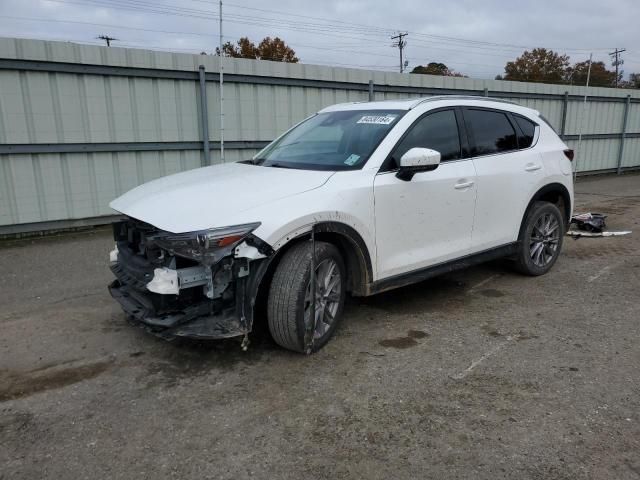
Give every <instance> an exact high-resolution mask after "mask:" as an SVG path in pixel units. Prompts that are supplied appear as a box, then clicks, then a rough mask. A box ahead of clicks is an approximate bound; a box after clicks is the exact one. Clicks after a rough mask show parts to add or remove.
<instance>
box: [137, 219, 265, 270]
mask: <svg viewBox="0 0 640 480" xmlns="http://www.w3.org/2000/svg"><path fill="white" fill-rule="evenodd" d="M259 226H260V222H256V223H246V224H243V225H234V226H231V227H221V228H211V229H208V230H199V231H196V232H187V233H169V232H160V233H157V234H154V235H151V236H149V237H147V239H148V240H150V241H152V242H153V243H155V244H156V245H158V246H159V247H160V248H162V249H163V250H166V251H168V252H169V253H170V254H173V255H178V256H180V257H185V258H190V259H193V260H196V261H198V262H201V263H203V264H205V265H213V264H215V263H216V262H218V261H219V260H220V259H221V258H223V257H224V256H226V255H227V254H228V252H229V251H230V250H231V249H232V248H234V247H235V246H236V245H237V244H238V243H240V242H241V241H242V240H243V239H244V238H245V237H246V236H247V235H249V234H250V233H251V232H253V231H254V230H255V229H256V228H258V227H259Z"/></svg>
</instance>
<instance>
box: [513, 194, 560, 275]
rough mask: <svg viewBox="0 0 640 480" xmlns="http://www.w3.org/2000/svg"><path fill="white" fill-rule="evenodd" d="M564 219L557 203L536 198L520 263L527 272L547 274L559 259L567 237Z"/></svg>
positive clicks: (521, 268) (525, 230)
mask: <svg viewBox="0 0 640 480" xmlns="http://www.w3.org/2000/svg"><path fill="white" fill-rule="evenodd" d="M564 228H565V227H564V219H563V217H562V213H561V212H560V210H559V209H558V207H557V206H555V205H554V204H553V203H549V202H536V203H535V204H534V205H533V207H532V208H531V210H530V211H529V213H528V214H527V218H526V220H525V225H524V229H523V231H522V235H521V238H520V247H519V250H518V253H517V254H516V265H517V268H518V270H519V271H520V272H522V273H524V274H526V275H543V274H545V273H547V272H548V271H549V270H550V269H551V267H553V264H554V263H556V260H557V259H558V255H560V249H561V248H562V240H563V237H564Z"/></svg>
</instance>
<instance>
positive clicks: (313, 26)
mask: <svg viewBox="0 0 640 480" xmlns="http://www.w3.org/2000/svg"><path fill="white" fill-rule="evenodd" d="M47 1H54V2H60V3H74V4H86V3H93V4H97V5H99V6H103V7H110V8H121V9H125V10H132V11H144V12H148V13H154V14H164V15H177V16H183V17H192V18H216V17H215V15H214V14H213V13H212V12H211V11H208V10H200V9H194V8H184V7H174V6H172V5H167V4H157V3H148V2H142V1H134V0H85V1H84V2H78V1H73V0H47ZM193 1H199V0H193ZM202 2H203V3H207V4H212V3H211V2H208V1H204V0H202ZM232 5H237V4H232ZM237 8H243V9H248V10H256V11H269V12H272V13H277V14H279V15H283V16H287V15H288V16H299V17H305V18H314V19H318V20H321V21H324V22H327V21H331V22H334V23H329V24H327V23H324V24H317V23H301V22H300V21H297V20H296V21H293V20H283V19H276V18H271V17H265V16H264V15H263V16H260V17H250V16H246V15H234V16H233V17H234V18H230V17H231V16H228V17H227V16H225V20H227V21H229V22H232V23H240V24H246V25H259V26H265V27H273V26H274V24H278V25H279V26H280V28H284V29H289V30H297V31H304V32H305V33H311V34H319V35H322V34H324V35H329V36H340V35H337V33H349V34H351V35H360V36H364V37H366V36H375V37H378V38H380V36H381V35H385V36H386V33H385V32H389V31H390V30H389V29H385V28H382V27H373V26H370V25H362V24H352V23H350V22H342V21H336V20H329V19H325V18H320V17H312V16H309V15H305V16H302V15H296V14H289V13H285V12H279V11H276V10H267V9H257V8H252V7H244V6H238V7H237ZM335 23H342V24H343V25H336V24H335ZM407 33H411V34H412V35H415V36H417V37H424V38H416V39H415V40H416V41H423V42H424V41H428V40H431V41H440V42H446V43H452V44H457V45H459V46H464V47H465V48H466V47H472V48H474V47H473V46H475V48H479V47H482V48H484V49H494V48H509V49H528V48H532V47H531V46H526V45H514V44H506V43H504V44H503V43H496V42H486V41H479V40H470V39H462V38H456V37H447V36H441V35H432V34H425V33H421V32H407ZM342 36H343V37H345V38H353V39H360V38H357V37H353V36H349V37H347V36H345V35H342ZM547 48H552V49H556V50H563V51H566V52H570V51H573V52H586V51H592V50H608V49H606V48H595V49H593V48H592V49H578V48H566V47H547Z"/></svg>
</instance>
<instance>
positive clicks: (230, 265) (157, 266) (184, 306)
mask: <svg viewBox="0 0 640 480" xmlns="http://www.w3.org/2000/svg"><path fill="white" fill-rule="evenodd" d="M114 238H115V240H116V249H115V250H114V251H113V252H111V254H110V268H111V271H112V272H113V274H114V275H115V277H116V280H115V281H113V282H112V283H111V284H110V285H109V292H110V293H111V296H112V297H113V298H114V299H115V300H116V301H118V303H119V304H120V306H121V307H122V309H123V310H124V312H125V313H126V314H127V315H128V317H129V318H130V320H131V321H132V322H134V323H136V324H138V325H139V326H142V327H144V328H145V329H147V330H148V331H150V332H151V333H154V334H156V335H159V336H161V337H163V338H172V337H193V338H201V339H203V338H207V339H220V338H229V337H237V336H245V335H247V334H248V333H249V332H250V331H251V328H252V324H253V311H254V305H255V301H256V296H257V292H258V286H259V284H260V281H261V279H262V276H263V275H264V273H265V272H266V270H267V267H268V264H269V261H270V258H271V257H272V255H273V250H271V247H269V246H268V245H266V244H265V243H264V242H262V241H261V240H260V239H258V238H256V237H253V236H251V235H248V236H245V237H243V240H242V241H241V243H237V242H236V243H234V244H230V245H228V246H227V247H225V248H224V249H218V250H216V254H217V257H216V258H215V260H214V261H212V262H210V263H204V262H199V261H197V260H195V259H193V258H185V257H179V256H177V255H175V253H174V251H172V250H169V249H167V248H165V247H164V246H163V245H162V244H161V243H160V242H158V240H157V238H158V231H157V230H156V229H153V227H151V226H149V225H146V224H142V223H141V222H137V221H134V220H128V221H125V222H120V223H117V224H114ZM180 245H182V244H179V246H180Z"/></svg>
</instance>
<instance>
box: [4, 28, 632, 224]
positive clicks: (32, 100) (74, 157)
mask: <svg viewBox="0 0 640 480" xmlns="http://www.w3.org/2000/svg"><path fill="white" fill-rule="evenodd" d="M224 62H225V90H224V91H225V157H226V158H225V160H226V161H234V160H238V159H241V158H249V157H251V156H252V155H253V154H254V153H256V152H257V151H258V150H259V149H260V148H262V147H263V146H264V145H265V144H266V143H267V142H269V141H270V140H272V139H273V138H275V137H276V136H277V135H278V134H279V133H281V132H282V131H284V130H285V129H287V128H288V127H290V126H291V125H292V124H294V123H295V122H297V121H299V120H301V119H303V118H305V117H306V116H308V115H310V114H312V113H313V112H316V111H318V110H319V109H321V108H322V107H324V106H326V105H330V104H334V103H340V102H351V101H362V100H367V99H369V98H374V99H376V100H380V99H393V98H404V97H415V96H428V95H442V94H463V95H487V96H492V97H499V98H503V99H508V100H512V101H515V102H518V103H520V104H522V105H526V106H528V107H532V108H535V109H537V110H539V111H540V112H542V113H543V115H545V117H546V118H547V119H548V120H549V121H550V122H551V123H552V124H553V125H554V126H555V128H556V129H557V130H558V131H559V132H560V133H561V134H562V135H563V137H564V138H565V140H566V142H567V143H568V144H569V146H571V147H573V148H575V147H576V145H577V138H578V133H579V128H580V120H579V119H580V112H581V110H582V98H583V95H584V88H581V87H568V86H566V85H545V84H533V83H519V82H504V81H494V80H473V79H468V78H451V77H434V76H427V75H401V74H397V73H388V72H379V71H366V70H357V69H345V68H332V67H323V66H315V65H298V64H284V63H276V62H264V61H253V60H243V59H224ZM217 72H218V58H216V57H211V56H201V55H188V54H178V53H164V52H152V51H146V50H136V49H123V48H113V47H112V48H106V47H96V46H89V45H78V44H71V43H61V42H48V41H39V40H24V39H0V234H6V233H14V232H25V231H31V230H41V229H49V228H64V227H68V226H75V225H82V224H97V223H104V222H105V220H108V216H110V215H112V214H113V213H114V212H113V211H111V210H110V209H109V207H108V203H109V201H110V200H111V199H113V198H115V197H116V196H118V195H120V194H121V193H123V192H125V191H127V190H129V189H131V188H133V187H134V186H136V185H139V184H141V183H143V182H146V181H148V180H151V179H153V178H157V177H160V176H163V175H168V174H170V173H174V172H178V171H181V170H186V169H190V168H196V167H199V166H201V165H207V164H209V163H218V162H220V155H219V130H220V119H219V108H218V105H219V97H218V95H219V84H218V73H217ZM583 123H584V130H583V142H582V148H581V152H580V156H579V171H581V172H599V171H603V172H604V171H616V170H617V171H623V170H626V169H630V168H637V167H640V91H637V90H615V89H610V88H591V89H589V103H588V105H587V109H586V115H585V117H584V121H583ZM205 129H206V130H208V131H207V132H206V135H205ZM207 147H208V149H207Z"/></svg>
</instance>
